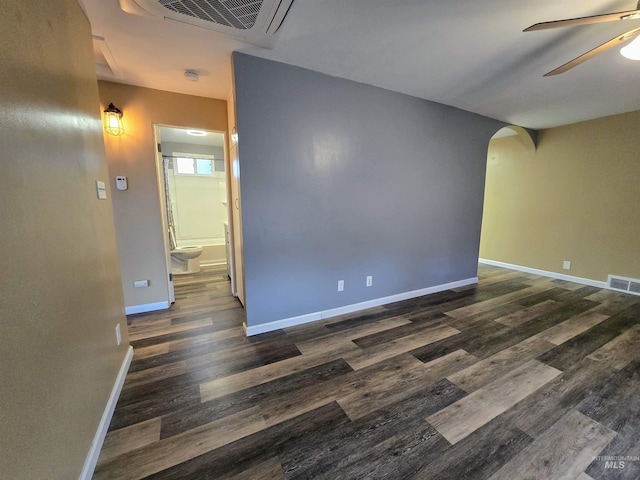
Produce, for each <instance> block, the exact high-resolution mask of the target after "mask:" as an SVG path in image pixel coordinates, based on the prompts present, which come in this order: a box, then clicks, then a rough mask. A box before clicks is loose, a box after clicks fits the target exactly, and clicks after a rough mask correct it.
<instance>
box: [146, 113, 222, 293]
mask: <svg viewBox="0 0 640 480" xmlns="http://www.w3.org/2000/svg"><path fill="white" fill-rule="evenodd" d="M156 141H157V144H158V155H157V167H158V168H157V170H158V184H159V185H158V186H159V190H160V192H161V204H162V211H163V221H164V225H166V231H165V235H164V236H165V249H166V251H167V271H168V273H169V278H170V279H171V281H170V284H171V285H170V297H171V302H172V303H173V302H174V301H175V297H174V293H173V278H174V276H177V275H184V274H197V273H198V272H200V268H201V267H211V266H218V267H222V266H226V265H229V258H228V243H227V240H228V233H227V231H228V218H229V212H228V195H227V192H228V189H227V173H226V170H227V168H226V161H225V148H224V134H223V133H221V132H214V131H205V130H194V129H189V128H182V127H172V126H165V125H156ZM227 270H228V271H229V273H230V270H229V269H227Z"/></svg>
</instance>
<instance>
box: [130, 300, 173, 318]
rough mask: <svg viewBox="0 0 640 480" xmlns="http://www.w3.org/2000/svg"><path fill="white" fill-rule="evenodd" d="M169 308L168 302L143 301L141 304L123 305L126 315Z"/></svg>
mask: <svg viewBox="0 0 640 480" xmlns="http://www.w3.org/2000/svg"><path fill="white" fill-rule="evenodd" d="M167 308H169V302H156V303H145V304H143V305H132V306H130V307H124V313H125V314H126V315H134V314H136V313H146V312H155V311H156V310H166V309H167Z"/></svg>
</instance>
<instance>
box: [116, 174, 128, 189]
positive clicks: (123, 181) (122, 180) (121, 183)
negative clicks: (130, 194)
mask: <svg viewBox="0 0 640 480" xmlns="http://www.w3.org/2000/svg"><path fill="white" fill-rule="evenodd" d="M116 188H117V189H118V190H126V189H127V177H116Z"/></svg>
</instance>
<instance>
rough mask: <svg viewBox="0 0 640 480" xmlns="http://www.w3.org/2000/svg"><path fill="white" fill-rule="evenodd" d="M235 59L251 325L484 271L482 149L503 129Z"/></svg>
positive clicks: (347, 84)
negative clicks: (480, 262) (480, 263)
mask: <svg viewBox="0 0 640 480" xmlns="http://www.w3.org/2000/svg"><path fill="white" fill-rule="evenodd" d="M233 64H234V77H235V78H234V82H235V93H236V107H237V114H236V115H237V128H238V134H239V142H238V147H239V151H238V153H239V158H240V184H241V191H242V199H241V204H242V229H243V242H244V275H245V285H246V287H245V288H246V314H247V325H248V326H256V325H260V324H264V323H269V322H273V321H277V320H282V319H286V318H290V317H295V316H299V315H304V314H310V313H314V312H319V311H324V310H328V309H332V308H337V307H341V306H345V305H351V304H355V303H359V302H363V301H367V300H372V299H377V298H381V297H386V296H389V295H394V294H400V293H404V292H409V291H413V290H418V289H423V288H427V287H432V286H437V285H442V284H446V283H450V282H455V281H458V280H463V279H468V278H473V277H475V276H476V275H477V260H478V248H479V241H480V227H481V220H482V205H483V194H484V179H485V168H486V157H487V146H488V143H489V139H490V137H491V136H492V135H493V134H494V133H495V132H496V131H497V130H498V129H499V128H501V127H503V126H504V123H502V122H499V121H497V120H494V119H491V118H488V117H483V116H480V115H476V114H472V113H469V112H465V111H462V110H458V109H455V108H451V107H447V106H444V105H441V104H437V103H433V102H429V101H425V100H421V99H418V98H415V97H410V96H407V95H403V94H399V93H395V92H391V91H388V90H384V89H381V88H377V87H373V86H369V85H364V84H361V83H357V82H353V81H350V80H344V79H340V78H335V77H330V76H328V75H324V74H321V73H318V72H314V71H311V70H307V69H303V68H299V67H295V66H291V65H286V64H282V63H278V62H273V61H270V60H265V59H261V58H258V57H253V56H250V55H247V54H242V53H235V54H234V55H233ZM367 275H372V276H373V286H372V287H366V286H365V277H366V276H367ZM338 280H344V282H345V289H344V291H343V292H338V291H337V284H338Z"/></svg>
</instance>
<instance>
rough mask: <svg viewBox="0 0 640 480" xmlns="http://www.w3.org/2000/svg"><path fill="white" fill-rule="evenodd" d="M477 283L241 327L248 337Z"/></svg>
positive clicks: (438, 287)
mask: <svg viewBox="0 0 640 480" xmlns="http://www.w3.org/2000/svg"><path fill="white" fill-rule="evenodd" d="M473 283H478V277H472V278H466V279H464V280H458V281H457V282H451V283H445V284H443V285H435V286H433V287H428V288H422V289H420V290H412V291H410V292H404V293H398V294H396V295H390V296H388V297H381V298H375V299H373V300H367V301H366V302H360V303H354V304H351V305H345V306H344V307H337V308H331V309H329V310H322V311H320V312H314V313H307V314H305V315H299V316H297V317H290V318H284V319H282V320H275V321H273V322H269V323H262V324H260V325H250V326H247V324H246V323H245V324H244V325H243V328H244V330H245V332H246V334H247V336H248V337H250V336H252V335H258V334H260V333H266V332H272V331H274V330H279V329H281V328H287V327H293V326H295V325H302V324H303V323H309V322H315V321H317V320H325V319H327V318H331V317H336V316H338V315H344V314H345V313H353V312H359V311H360V310H366V309H367V308H372V307H379V306H380V305H386V304H388V303H393V302H400V301H402V300H409V299H410V298H416V297H422V296H423V295H429V294H431V293H437V292H442V291H444V290H449V289H451V288H458V287H464V286H466V285H471V284H473Z"/></svg>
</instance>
